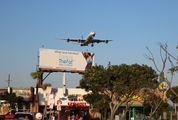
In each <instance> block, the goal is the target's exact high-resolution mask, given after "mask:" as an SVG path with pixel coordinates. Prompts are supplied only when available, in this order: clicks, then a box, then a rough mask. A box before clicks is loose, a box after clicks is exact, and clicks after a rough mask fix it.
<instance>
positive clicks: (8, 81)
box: [6, 74, 12, 88]
mask: <svg viewBox="0 0 178 120" xmlns="http://www.w3.org/2000/svg"><path fill="white" fill-rule="evenodd" d="M11 81H12V80H11V79H10V74H9V75H8V80H6V82H7V84H8V88H9V87H10V82H11Z"/></svg>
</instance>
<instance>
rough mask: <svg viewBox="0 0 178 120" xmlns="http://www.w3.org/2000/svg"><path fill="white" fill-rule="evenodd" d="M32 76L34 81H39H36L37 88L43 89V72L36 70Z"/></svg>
mask: <svg viewBox="0 0 178 120" xmlns="http://www.w3.org/2000/svg"><path fill="white" fill-rule="evenodd" d="M30 76H31V77H32V78H33V79H37V81H36V87H41V85H42V82H43V80H42V79H43V72H42V71H39V70H36V71H35V72H31V73H30Z"/></svg>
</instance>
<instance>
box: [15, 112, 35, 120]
mask: <svg viewBox="0 0 178 120" xmlns="http://www.w3.org/2000/svg"><path fill="white" fill-rule="evenodd" d="M35 115H36V112H16V113H15V115H14V120H15V119H17V120H24V119H28V120H34V118H35Z"/></svg>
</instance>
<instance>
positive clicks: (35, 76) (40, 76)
mask: <svg viewBox="0 0 178 120" xmlns="http://www.w3.org/2000/svg"><path fill="white" fill-rule="evenodd" d="M30 76H31V77H32V78H33V79H37V81H36V96H35V103H38V88H39V87H41V85H42V82H43V80H42V79H43V72H42V71H39V70H36V72H31V74H30ZM35 105H36V111H37V112H38V105H37V104H35Z"/></svg>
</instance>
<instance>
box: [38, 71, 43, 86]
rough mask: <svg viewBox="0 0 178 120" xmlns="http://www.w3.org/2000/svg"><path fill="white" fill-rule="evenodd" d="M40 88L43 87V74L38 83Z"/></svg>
mask: <svg viewBox="0 0 178 120" xmlns="http://www.w3.org/2000/svg"><path fill="white" fill-rule="evenodd" d="M38 83H39V84H38V85H39V86H38V87H41V86H42V85H43V73H42V74H41V76H40V78H39V82H38Z"/></svg>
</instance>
